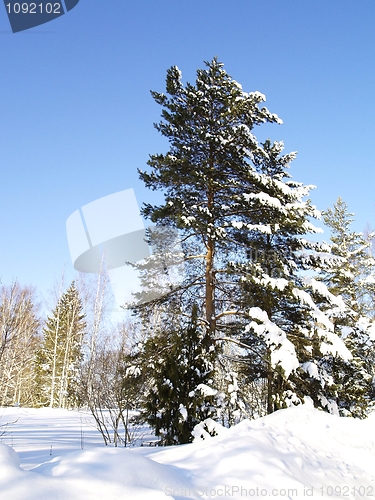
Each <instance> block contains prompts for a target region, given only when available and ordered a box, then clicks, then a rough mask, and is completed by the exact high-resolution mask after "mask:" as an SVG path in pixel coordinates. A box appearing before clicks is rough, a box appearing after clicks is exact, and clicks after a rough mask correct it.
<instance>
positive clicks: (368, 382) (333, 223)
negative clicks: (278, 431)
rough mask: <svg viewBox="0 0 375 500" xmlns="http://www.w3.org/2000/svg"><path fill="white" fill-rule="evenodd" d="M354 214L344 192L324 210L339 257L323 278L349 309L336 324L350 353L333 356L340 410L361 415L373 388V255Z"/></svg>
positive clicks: (334, 252) (353, 414)
mask: <svg viewBox="0 0 375 500" xmlns="http://www.w3.org/2000/svg"><path fill="white" fill-rule="evenodd" d="M353 216H354V214H352V213H349V212H348V207H347V204H346V203H345V202H344V201H343V200H342V199H341V198H340V197H339V198H338V200H337V202H336V204H335V205H334V206H333V209H331V208H329V209H328V210H327V211H326V212H324V222H325V224H326V225H327V226H328V227H329V228H330V230H331V242H332V253H333V254H334V255H335V256H337V259H335V260H334V261H332V263H331V266H330V267H329V268H328V269H326V271H325V272H324V273H323V274H322V279H323V280H324V282H325V283H326V284H327V286H328V288H329V290H330V291H332V292H333V293H335V294H336V295H340V296H341V297H342V298H343V300H344V302H345V305H346V310H345V311H344V312H341V313H339V314H336V315H335V316H334V325H335V332H336V333H337V335H338V336H340V337H341V338H342V339H343V341H344V343H345V345H346V346H347V348H348V349H349V351H350V353H351V354H352V358H351V359H350V360H347V361H343V360H341V359H337V358H335V357H333V358H332V359H331V360H330V363H331V370H332V376H333V378H334V380H335V391H334V393H333V396H334V397H335V398H336V400H337V404H338V407H339V410H340V413H341V414H342V415H345V416H354V417H361V418H363V417H365V416H366V414H367V412H368V409H369V405H370V403H371V399H373V392H374V389H373V383H372V380H373V377H374V374H375V373H374V361H375V359H374V347H375V346H374V341H375V326H374V324H373V315H374V311H373V307H372V304H373V298H374V296H375V260H374V258H373V257H372V255H371V252H370V247H371V241H368V240H366V239H365V238H364V236H363V235H362V234H361V233H357V232H355V231H352V230H351V228H350V226H351V224H352V222H353V221H354V219H353Z"/></svg>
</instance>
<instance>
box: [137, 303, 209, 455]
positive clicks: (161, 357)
mask: <svg viewBox="0 0 375 500" xmlns="http://www.w3.org/2000/svg"><path fill="white" fill-rule="evenodd" d="M136 358H137V362H138V363H140V367H141V370H142V372H143V376H144V377H145V378H146V379H147V380H148V390H147V391H146V394H145V397H144V400H143V407H144V408H143V410H142V413H141V419H142V420H143V421H146V422H147V423H148V424H149V425H150V426H151V427H152V428H153V429H154V430H155V434H156V436H159V437H160V444H162V445H166V446H168V445H172V444H184V443H188V442H191V441H192V435H191V432H192V430H193V428H194V426H195V425H196V424H197V423H199V422H201V421H202V420H205V419H206V418H208V417H213V416H215V396H216V391H212V389H211V388H210V384H212V376H213V370H212V363H211V362H210V353H209V352H207V333H206V332H205V330H204V329H202V328H201V327H200V326H199V325H198V323H197V307H196V306H193V310H192V315H191V319H190V321H189V322H188V323H187V324H185V326H184V325H183V324H181V325H179V326H178V327H177V328H174V327H173V326H172V327H170V326H168V325H164V326H163V328H162V329H161V330H160V331H158V332H157V333H156V334H155V335H153V336H152V337H150V338H149V339H147V341H146V342H145V344H144V346H143V347H142V350H141V352H140V353H139V354H137V356H136Z"/></svg>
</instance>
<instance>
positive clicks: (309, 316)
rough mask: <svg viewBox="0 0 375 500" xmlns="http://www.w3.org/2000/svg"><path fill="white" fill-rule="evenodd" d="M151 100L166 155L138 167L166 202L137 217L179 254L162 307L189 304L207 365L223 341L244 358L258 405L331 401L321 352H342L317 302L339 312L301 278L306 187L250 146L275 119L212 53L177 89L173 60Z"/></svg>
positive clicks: (269, 153) (273, 157) (269, 146)
mask: <svg viewBox="0 0 375 500" xmlns="http://www.w3.org/2000/svg"><path fill="white" fill-rule="evenodd" d="M152 95H153V97H154V99H155V100H156V102H157V103H158V104H160V105H161V106H162V108H163V110H162V121H161V122H160V123H159V124H157V125H156V128H157V130H158V131H159V132H160V133H161V134H162V135H163V136H165V137H166V138H167V139H168V141H169V151H168V152H167V153H165V154H157V155H152V156H151V157H150V160H149V162H148V165H149V166H150V167H151V171H149V172H140V177H141V179H142V180H143V181H144V182H145V184H146V186H147V187H149V188H151V189H154V190H156V189H158V190H161V191H162V192H163V193H164V197H165V201H164V203H163V204H161V205H159V206H152V205H150V204H147V205H145V206H144V208H143V214H144V215H145V216H146V217H148V218H150V219H151V221H152V222H154V223H155V224H156V225H157V226H158V225H159V226H168V227H171V228H173V229H175V230H177V231H179V234H180V239H181V241H182V242H183V252H184V259H185V262H184V265H185V279H184V280H183V281H182V282H181V285H180V286H179V287H177V288H174V289H172V290H171V291H170V292H169V294H167V295H166V296H165V297H164V299H163V300H164V302H165V301H168V300H172V299H173V300H177V301H178V302H179V304H180V306H179V307H180V308H181V310H182V312H184V311H185V313H186V310H187V308H189V307H191V303H192V302H198V305H199V317H198V322H199V323H200V324H201V325H202V326H203V327H204V328H205V330H206V332H207V338H208V347H209V352H215V356H216V363H215V366H216V367H217V366H219V363H218V360H219V357H220V356H223V355H224V354H223V351H222V349H221V347H222V345H223V342H236V343H237V345H239V346H241V347H242V348H243V349H244V350H245V352H247V353H249V354H248V362H249V370H250V371H252V372H253V374H254V376H255V377H258V378H261V379H263V378H266V379H267V381H268V396H267V400H268V402H267V411H268V412H272V411H274V410H276V409H277V408H281V407H285V406H287V405H288V404H292V403H299V402H301V401H303V398H304V396H306V395H310V396H313V398H314V402H315V404H316V405H317V406H320V407H326V408H328V407H330V401H329V399H328V397H327V396H330V392H329V390H328V388H329V386H330V382H331V380H330V378H329V374H328V373H327V372H326V370H325V357H326V356H329V355H330V353H331V351H332V352H334V353H336V354H337V355H340V356H343V357H347V356H349V355H350V354H349V352H348V351H347V349H346V348H345V346H344V345H343V343H342V342H341V341H340V339H339V338H338V337H337V336H336V335H335V334H334V333H333V324H332V322H331V321H330V319H329V316H328V315H327V314H325V313H324V312H323V311H322V307H320V306H327V307H328V306H329V307H331V308H332V307H333V308H337V307H338V308H340V307H341V306H342V304H341V301H340V299H337V298H336V297H335V296H334V295H333V294H331V293H330V292H329V291H328V290H327V288H326V287H325V286H324V284H323V283H318V282H317V281H316V280H314V279H312V278H308V277H306V272H309V271H312V270H314V269H316V268H318V267H319V266H322V265H323V264H324V260H325V259H326V258H327V252H328V251H329V249H328V248H327V246H325V245H322V244H319V243H314V242H311V241H308V240H307V239H306V237H305V236H306V235H308V234H309V233H316V232H317V229H315V227H314V226H313V224H312V223H311V222H310V220H311V219H314V218H317V217H319V215H320V214H319V212H318V211H317V210H316V209H315V207H314V206H312V205H311V203H310V202H309V201H308V200H305V198H306V196H307V195H308V193H309V191H310V189H311V187H309V186H303V185H302V184H300V183H297V182H294V181H292V180H291V179H290V175H289V173H288V172H287V168H288V165H289V163H290V162H291V161H292V160H293V159H294V157H295V153H290V154H287V155H282V154H281V153H282V150H283V144H282V142H274V143H272V142H271V141H265V142H264V143H259V142H258V141H257V139H256V137H255V136H254V135H253V132H252V130H253V128H254V127H255V126H256V125H260V124H262V123H266V122H268V123H272V122H273V123H281V120H280V119H279V118H278V117H277V115H275V114H272V113H270V112H269V111H268V109H267V108H265V107H260V104H261V103H262V102H263V101H264V100H265V97H264V95H263V94H261V93H260V92H251V93H246V92H244V91H243V90H242V87H241V85H239V84H238V83H237V82H236V81H235V80H233V79H232V78H231V77H230V76H229V75H228V74H227V73H226V71H225V70H224V69H223V64H222V63H219V62H218V61H217V59H213V60H212V61H211V62H206V68H205V69H202V70H198V71H197V79H196V82H195V85H191V84H189V83H187V84H186V85H185V86H184V85H183V83H182V77H181V72H180V71H179V69H178V68H177V67H172V68H171V69H170V70H169V71H168V72H167V79H166V94H164V93H158V92H152ZM172 250H173V249H171V248H169V249H168V251H169V252H172ZM155 283H156V281H155ZM151 286H152V285H151ZM156 286H157V283H156ZM154 302H155V301H154ZM144 309H147V308H146V307H144ZM322 346H323V348H322Z"/></svg>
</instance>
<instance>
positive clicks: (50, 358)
mask: <svg viewBox="0 0 375 500" xmlns="http://www.w3.org/2000/svg"><path fill="white" fill-rule="evenodd" d="M85 327H86V323H85V319H84V313H83V307H82V302H81V299H80V297H79V293H78V290H77V288H76V286H75V283H74V282H72V284H71V286H70V287H69V288H68V290H67V291H66V292H65V293H64V294H63V295H62V296H61V297H60V299H59V300H58V303H57V305H56V307H55V309H54V311H53V313H52V315H51V316H49V317H48V319H47V321H46V324H45V326H44V328H43V342H42V345H41V347H40V349H39V350H38V352H37V355H36V363H35V370H36V381H37V387H38V389H37V391H38V397H39V405H40V406H50V407H51V408H53V407H61V408H67V407H72V406H75V405H76V402H77V391H78V387H77V385H78V380H79V371H80V365H81V361H82V342H83V335H84V331H85Z"/></svg>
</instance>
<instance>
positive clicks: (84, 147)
mask: <svg viewBox="0 0 375 500" xmlns="http://www.w3.org/2000/svg"><path fill="white" fill-rule="evenodd" d="M0 7H1V6H0ZM0 44H1V50H0V79H1V85H0V92H1V96H0V124H1V134H0V231H1V247H0V276H1V278H2V282H3V283H4V284H10V283H11V282H12V280H14V279H18V280H19V282H20V283H21V284H24V285H27V284H32V285H34V286H36V287H37V288H38V289H39V290H40V291H41V292H43V293H45V292H46V290H47V289H48V288H50V287H52V285H53V282H54V281H55V279H57V278H58V277H59V276H60V275H61V272H62V269H63V267H64V266H65V270H66V275H67V278H68V279H71V278H73V276H74V270H73V266H72V264H71V261H70V255H69V249H68V244H67V238H66V232H65V222H66V219H67V218H68V217H69V215H70V214H71V213H73V212H74V211H75V210H77V209H78V208H79V207H81V206H82V205H85V204H87V203H89V202H91V201H94V200H96V199H97V198H100V197H102V196H106V195H109V194H111V193H115V192H117V191H120V190H123V189H127V188H131V187H132V188H134V190H135V192H136V195H137V198H138V200H139V201H140V202H142V201H146V200H149V199H150V193H148V192H147V191H146V190H145V189H144V188H143V186H142V184H141V182H140V181H139V180H138V176H137V168H145V166H146V162H147V159H148V155H149V154H151V153H158V152H162V151H165V149H166V142H165V140H164V139H163V138H161V137H160V136H159V135H158V133H157V131H156V130H155V129H154V128H153V123H154V122H156V121H158V119H159V115H160V109H159V106H158V105H157V104H155V103H154V102H153V100H152V98H151V96H150V92H149V91H150V90H151V89H152V90H158V91H163V90H164V82H165V73H166V70H167V69H168V68H169V67H170V66H172V65H177V66H179V68H180V69H181V70H182V72H183V79H184V80H185V81H186V80H187V81H193V80H194V78H195V71H196V69H197V68H200V67H202V66H203V61H204V60H210V59H212V57H214V56H218V58H219V60H221V61H222V62H224V64H225V68H226V70H227V71H228V73H229V74H231V75H232V76H233V77H234V78H235V79H236V80H237V81H239V82H240V83H241V84H242V86H243V88H244V90H245V91H249V92H250V91H254V90H259V91H260V92H263V93H264V94H266V96H267V107H268V108H269V109H270V111H272V112H275V113H277V114H278V115H279V116H280V117H281V118H282V119H283V121H284V124H283V125H281V126H280V125H272V126H267V127H266V128H264V127H263V128H262V127H259V128H257V129H255V135H257V136H258V137H260V138H265V137H268V136H269V137H270V138H271V139H273V140H284V142H285V147H286V151H291V150H292V151H294V150H297V151H298V158H297V160H296V161H295V162H294V165H293V167H292V170H291V172H292V174H293V177H294V179H296V180H298V181H301V182H304V183H307V184H314V185H316V186H317V189H316V190H315V191H314V192H312V195H311V197H312V200H313V202H314V204H316V205H317V207H318V208H319V209H325V208H327V207H328V206H331V205H332V204H333V203H334V202H335V200H336V199H337V197H338V196H339V195H340V196H341V197H342V198H343V199H344V200H345V201H346V202H347V203H348V205H349V209H350V210H351V211H353V212H355V213H356V223H355V226H354V228H355V229H357V230H363V229H364V228H365V226H366V224H370V225H371V226H375V197H374V186H375V173H374V172H375V169H374V164H375V159H374V153H373V150H374V145H375V121H374V117H375V4H374V2H373V0H361V2H358V3H355V2H354V1H348V0H331V1H329V2H326V1H321V0H314V1H311V0H304V1H301V0H259V1H254V0H232V1H230V0H199V1H197V0H189V2H185V1H178V2H177V1H176V0H158V1H155V0H137V1H134V2H129V1H127V0H80V2H79V4H78V5H77V7H75V8H74V9H73V10H72V11H71V12H70V13H68V14H67V15H64V16H62V17H60V18H59V19H57V20H55V21H53V22H51V23H48V24H45V25H42V26H40V27H37V28H34V29H32V30H29V31H25V32H21V33H17V34H12V33H11V30H10V27H9V23H8V19H7V15H6V12H5V8H2V7H1V8H0ZM327 238H328V236H327Z"/></svg>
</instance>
